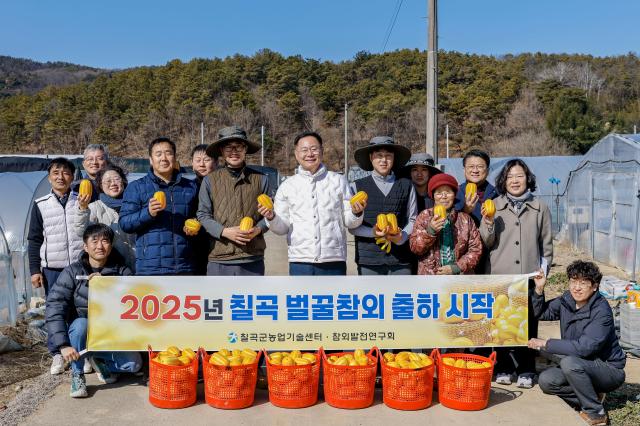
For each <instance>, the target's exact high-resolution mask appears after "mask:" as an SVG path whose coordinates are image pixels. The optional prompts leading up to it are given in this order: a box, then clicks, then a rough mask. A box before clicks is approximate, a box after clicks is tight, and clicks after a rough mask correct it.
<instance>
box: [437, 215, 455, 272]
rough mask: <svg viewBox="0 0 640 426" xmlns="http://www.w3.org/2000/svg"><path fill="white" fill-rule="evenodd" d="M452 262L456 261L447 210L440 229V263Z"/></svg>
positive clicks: (449, 217)
mask: <svg viewBox="0 0 640 426" xmlns="http://www.w3.org/2000/svg"><path fill="white" fill-rule="evenodd" d="M454 263H456V252H455V244H454V242H453V224H452V223H451V216H450V212H447V219H446V220H445V222H444V227H443V228H442V231H440V265H441V266H447V265H452V264H454Z"/></svg>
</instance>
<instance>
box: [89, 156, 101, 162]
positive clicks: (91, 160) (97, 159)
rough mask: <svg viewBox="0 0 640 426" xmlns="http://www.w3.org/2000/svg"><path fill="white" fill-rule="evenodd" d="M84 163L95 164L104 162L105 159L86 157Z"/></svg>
mask: <svg viewBox="0 0 640 426" xmlns="http://www.w3.org/2000/svg"><path fill="white" fill-rule="evenodd" d="M84 161H86V162H87V163H94V162H98V161H104V157H102V156H99V157H85V159H84Z"/></svg>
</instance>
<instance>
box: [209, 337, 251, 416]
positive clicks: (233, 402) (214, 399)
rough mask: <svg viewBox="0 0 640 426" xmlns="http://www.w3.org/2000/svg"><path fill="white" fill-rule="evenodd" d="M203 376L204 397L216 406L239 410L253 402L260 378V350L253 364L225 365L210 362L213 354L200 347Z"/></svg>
mask: <svg viewBox="0 0 640 426" xmlns="http://www.w3.org/2000/svg"><path fill="white" fill-rule="evenodd" d="M198 353H199V354H200V358H202V376H203V377H204V399H205V401H207V404H209V405H211V406H212V407H215V408H222V409H226V410H237V409H240V408H246V407H249V406H251V404H253V399H254V397H255V393H256V381H257V380H258V362H259V360H260V355H261V354H262V351H259V352H258V356H256V361H255V362H254V363H253V364H247V365H237V366H233V367H231V366H228V367H227V366H223V365H215V364H210V363H209V358H211V355H209V354H207V352H206V351H205V350H204V349H203V348H200V349H199V350H198Z"/></svg>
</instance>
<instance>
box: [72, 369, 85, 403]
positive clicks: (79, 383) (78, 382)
mask: <svg viewBox="0 0 640 426" xmlns="http://www.w3.org/2000/svg"><path fill="white" fill-rule="evenodd" d="M69 395H71V398H86V397H87V396H88V395H89V394H88V393H87V382H86V381H85V379H84V374H75V373H74V374H71V392H70V393H69Z"/></svg>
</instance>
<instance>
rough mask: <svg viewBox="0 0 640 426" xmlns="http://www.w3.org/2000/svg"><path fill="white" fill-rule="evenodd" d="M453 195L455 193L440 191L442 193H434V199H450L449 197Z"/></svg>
mask: <svg viewBox="0 0 640 426" xmlns="http://www.w3.org/2000/svg"><path fill="white" fill-rule="evenodd" d="M453 195H454V193H453V192H451V191H440V192H434V193H433V198H449V197H452V196H453Z"/></svg>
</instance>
